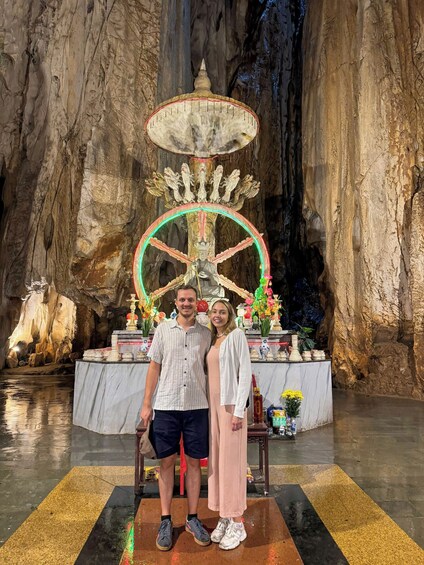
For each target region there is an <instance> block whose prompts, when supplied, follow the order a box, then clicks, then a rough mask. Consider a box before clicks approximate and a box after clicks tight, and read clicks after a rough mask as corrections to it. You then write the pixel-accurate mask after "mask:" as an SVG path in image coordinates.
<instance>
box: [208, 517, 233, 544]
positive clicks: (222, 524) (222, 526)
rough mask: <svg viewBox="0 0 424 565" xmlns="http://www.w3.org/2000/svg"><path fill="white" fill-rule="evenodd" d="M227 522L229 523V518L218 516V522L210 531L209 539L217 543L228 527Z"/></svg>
mask: <svg viewBox="0 0 424 565" xmlns="http://www.w3.org/2000/svg"><path fill="white" fill-rule="evenodd" d="M229 523H230V520H229V518H220V519H219V520H218V524H217V525H216V528H215V529H214V531H213V532H212V533H211V540H212V541H213V542H214V543H219V542H220V541H221V540H222V538H223V537H224V535H225V532H226V530H227V528H228V524H229Z"/></svg>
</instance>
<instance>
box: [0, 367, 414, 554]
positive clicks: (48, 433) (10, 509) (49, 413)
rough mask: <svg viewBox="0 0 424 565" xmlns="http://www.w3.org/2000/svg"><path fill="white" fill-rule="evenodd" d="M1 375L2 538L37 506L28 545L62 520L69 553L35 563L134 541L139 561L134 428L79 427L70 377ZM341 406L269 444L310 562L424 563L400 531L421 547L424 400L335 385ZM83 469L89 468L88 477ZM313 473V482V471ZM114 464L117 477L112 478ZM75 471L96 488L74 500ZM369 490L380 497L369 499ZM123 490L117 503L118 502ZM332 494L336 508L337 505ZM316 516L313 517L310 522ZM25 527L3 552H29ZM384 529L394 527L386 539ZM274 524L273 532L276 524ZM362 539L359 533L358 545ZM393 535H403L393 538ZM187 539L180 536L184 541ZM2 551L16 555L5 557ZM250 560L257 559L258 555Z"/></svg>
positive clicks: (280, 493)
mask: <svg viewBox="0 0 424 565" xmlns="http://www.w3.org/2000/svg"><path fill="white" fill-rule="evenodd" d="M0 385H1V392H0V487H1V494H2V496H1V499H0V540H1V542H2V543H4V542H5V541H6V540H7V538H9V536H10V535H11V534H12V533H13V532H14V531H15V530H17V528H18V527H19V526H20V525H21V524H22V522H23V521H24V520H25V519H26V518H27V517H28V516H31V517H30V519H29V520H28V521H27V522H25V524H24V526H23V528H28V527H30V526H31V523H33V521H34V520H35V521H36V523H37V531H38V532H39V534H38V537H37V539H38V542H37V545H35V544H34V543H33V544H32V546H31V548H32V549H31V551H32V550H38V551H41V552H42V551H43V547H44V549H46V548H47V547H49V542H48V540H49V539H51V534H52V531H54V528H57V529H58V531H61V530H63V532H62V537H57V536H56V537H55V538H53V539H54V540H55V542H56V547H57V551H58V552H59V554H60V555H61V560H60V561H59V560H58V561H56V559H55V558H54V555H53V554H50V557H49V558H46V559H47V560H44V557H43V558H41V557H40V558H38V557H37V558H36V559H39V560H38V561H37V560H35V561H34V560H33V561H32V563H33V564H38V563H49V564H50V563H56V562H58V563H59V562H60V563H62V564H64V563H68V562H69V563H71V562H74V561H75V559H77V560H76V561H75V562H77V563H106V564H108V565H109V564H111V565H112V563H115V562H117V563H119V561H122V563H124V562H125V559H127V562H128V563H130V561H128V558H129V557H128V556H129V553H128V551H129V550H128V548H130V549H131V548H132V550H131V551H132V554H131V555H132V557H131V559H133V561H132V562H133V563H136V562H140V563H141V562H142V561H140V559H144V557H145V555H144V553H140V551H141V549H140V548H141V547H142V546H140V545H138V548H137V544H140V543H141V538H140V536H139V535H138V534H139V533H140V531H143V529H142V527H143V524H142V519H141V518H140V516H142V515H146V514H145V513H144V514H143V513H142V514H137V515H136V516H135V522H134V506H133V499H132V492H131V483H132V469H131V467H128V466H131V465H132V464H133V454H134V439H133V437H131V436H101V435H98V434H95V433H92V432H88V431H87V430H83V429H81V428H75V427H73V426H72V423H71V412H72V387H73V380H72V377H66V376H61V377H54V376H50V377H47V376H37V377H28V376H26V377H25V378H22V377H19V378H18V377H15V376H14V377H4V378H2V380H1V381H0ZM334 413H335V422H334V425H332V426H325V427H323V428H320V429H318V430H313V431H310V432H305V433H303V434H299V435H298V437H297V439H296V441H294V442H293V441H279V440H275V441H272V442H271V444H270V463H271V465H273V466H274V467H273V468H272V473H271V482H272V485H273V489H272V495H273V497H274V500H275V502H276V503H277V506H278V507H279V510H280V513H281V514H280V515H279V516H280V518H281V516H282V517H283V518H284V521H285V524H287V526H288V528H289V530H290V535H291V539H293V540H294V543H295V545H296V547H297V550H298V551H299V554H300V555H301V556H302V559H303V562H305V563H317V564H318V563H321V564H322V563H330V564H332V563H335V564H338V563H340V564H341V563H346V562H349V563H364V564H365V563H367V564H368V563H392V562H393V563H395V562H396V563H414V565H415V563H424V554H423V553H420V550H419V548H418V547H417V545H415V544H413V543H412V541H411V540H409V538H407V537H406V536H404V534H403V533H402V531H401V529H400V528H402V529H403V530H404V531H405V532H406V533H407V534H408V535H409V536H410V537H411V538H412V539H413V540H415V541H416V542H417V544H418V545H420V546H424V434H423V431H424V405H423V404H422V403H420V402H416V401H411V400H403V399H391V398H371V397H366V396H359V395H354V394H352V393H347V392H341V391H334ZM255 458H256V449H255V446H250V447H249V462H250V463H252V464H253V463H255ZM299 466H300V467H299ZM84 467H85V468H86V471H84V469H83V468H84ZM73 468H74V469H73ZM102 468H103V471H102ZM113 468H115V471H113ZM71 469H73V470H72V471H71ZM69 471H71V474H70V475H68V472H69ZM78 473H80V475H78ZM81 473H82V474H83V475H84V473H86V474H85V475H84V477H85V478H84V480H83V479H82V478H81V477H82V476H83V475H81ZM99 473H100V475H101V478H100V479H99V478H98V475H99ZM119 473H121V475H119ZM293 473H294V475H293ZM308 473H309V474H310V478H311V477H312V478H313V480H308V479H307V475H308ZM311 473H312V474H311ZM116 474H118V478H117V479H116V477H115V478H113V477H114V476H115V475H116ZM305 474H306V475H305ZM65 476H66V478H65ZM72 477H73V480H74V481H75V477H79V479H80V485H82V484H85V483H86V481H87V477H88V479H89V482H90V481H91V486H90V487H89V489H88V491H89V496H88V495H87V493H85V496H83V497H82V498H78V497H80V496H81V493H78V489H70V491H69V489H68V491H69V492H68V491H67V488H66V485H68V487H69V484H70V483H69V479H70V478H72ZM111 477H112V479H113V480H112V479H111ZM302 477H303V478H302ZM305 477H306V478H305ZM64 478H65V479H64ZM318 478H319V480H318ZM62 479H64V481H63V482H61V481H62ZM351 479H353V480H351ZM99 481H100V482H99ZM59 483H60V485H59V486H58V488H57V489H56V490H55V491H53V493H52V494H51V495H50V496H48V495H49V493H50V491H52V489H53V488H54V487H55V486H56V485H58V484H59ZM355 483H356V484H355ZM74 484H78V481H77V482H76V483H75V482H74ZM105 485H106V486H105ZM356 485H358V486H359V487H360V488H358V487H357V486H356ZM155 488H156V486H152V490H151V492H150V494H149V492H148V493H147V496H146V497H145V498H144V499H143V501H142V503H141V505H140V509H143V504H145V505H146V506H145V508H144V510H145V511H146V508H147V506H148V504H151V505H153V507H154V505H155V504H157V500H156V499H155V496H156V495H155ZM58 489H59V492H60V493H61V497H59V500H60V504H59V508H60V507H61V506H62V511H59V512H57V513H56V511H55V510H53V511H52V510H49V511H48V512H45V507H46V505H47V508H49V506H48V505H49V504H51V503H52V500H53V501H54V499H55V497H56V498H57V496H56V495H57V491H58ZM116 489H117V490H116ZM361 489H363V491H364V492H365V493H366V494H367V495H368V496H369V497H370V498H371V499H372V500H373V501H375V502H376V503H377V504H374V505H373V503H372V501H371V500H370V499H369V498H368V496H365V495H364V493H363V492H362V490H361ZM113 493H115V494H113ZM258 494H260V493H255V492H252V497H253V498H252V500H255V499H256V500H259V499H258V498H257V497H258ZM112 495H113V496H112ZM203 495H205V492H203ZM63 496H65V498H63ZM46 497H47V498H46ZM66 497H67V498H66ZM116 497H117V498H116ZM149 497H153V498H149ZM115 498H116V500H119V503H115V502H116V501H115ZM44 499H45V500H44ZM88 499H89V500H90V502H88ZM43 500H44V502H42V501H43ZM149 500H151V502H148V501H149ZM93 501H94V502H93ZM114 501H115V502H114ZM332 501H333V502H332ZM334 501H336V502H337V504H336V507H337V508H336V510H335V509H334V506H332V504H334ZM91 504H94V509H95V510H94V517H93V516H91V518H90V519H87V520H85V519H84V516H85V514H84V513H85V511H86V510H87V512H88V507H87V505H91ZM178 504H180V503H178ZM258 504H259V503H258ZM265 504H271V502H267V503H265ZM370 505H371V506H370ZM153 507H152V509H151V511H152V512H153ZM257 508H259V506H257ZM267 508H268V507H267ZM75 509H78V512H77V514H75ZM140 509H139V510H140ZM65 510H66V512H68V513H70V514H69V515H74V516H75V515H76V516H79V518H78V520H75V518H74V519H72V520H70V519H69V516H68V515H67V514H66V512H65ZM268 511H269V510H268ZM383 511H384V512H383ZM49 512H53V513H52V514H49ZM343 513H344V514H343ZM387 515H388V516H390V517H391V518H392V519H393V520H394V521H395V522H396V523H397V524H398V525H399V526H400V528H397V527H396V526H395V525H394V524H393V522H392V521H391V520H390V519H389V518H388V516H387ZM61 516H62V517H61ZM149 519H151V517H150V518H149ZM90 520H91V521H90ZM93 520H94V521H93ZM131 520H132V522H131ZM311 520H312V522H311ZM111 521H112V523H113V524H114V527H112V529H111V528H110V527H109V526H110V523H111ZM274 521H275V520H274ZM132 523H134V525H131V524H132ZM308 523H309V524H310V527H306V526H305V524H306V525H307V524H308ZM40 524H41V525H40ZM102 524H103V525H102ZM105 524H108V525H109V526H108V527H109V530H108V534H107V536H106V539H107V543H106V542H105V543H104V544H103V546H102V544H100V545H99V543H98V539H99V538H98V535H97V533H98V532H101V531H103V532H104V531H105V527H104V525H105ZM311 524H312V525H311ZM70 525H73V526H75V527H76V529H77V530H78V532H77V533H76V534H75V535H71V533H70ZM23 528H20V529H19V530H18V531H17V533H16V535H15V536H13V537H12V538H11V539H10V541H9V542H8V543H6V544H5V545H4V546H3V548H2V549H1V550H0V562H7V563H15V562H16V563H19V564H21V563H24V562H25V561H22V559H19V560H15V561H14V560H13V551H12V549H13V547H15V556H16V558H18V555H17V553H16V552H17V549H16V548H17V547H20V548H22V543H19V545H18V546H14V544H15V543H16V542H17V541H19V539H20V538H19V536H20V535H22V532H24V533H25V530H24V529H23ZM43 528H44V529H45V531H44V530H43ZM137 528H139V529H138V530H137ZM140 528H141V530H140ZM393 528H394V529H393ZM131 531H132V534H131ZM252 532H253V533H252V536H250V537H251V539H253V540H254V539H255V537H254V532H255V529H253V530H252ZM385 532H389V537H388V538H385ZM268 533H269V535H271V534H272V531H271V530H270V531H269V532H268ZM93 536H94V537H93ZM96 536H97V537H96ZM131 536H132V537H131ZM111 537H112V538H113V543H112V544H111V543H110V541H111ZM24 539H27V538H25V537H24ZM355 539H356V540H359V541H358V542H357V543H356V546H357V547H356V549H355ZM393 539H394V540H397V541H396V544H395V545H394V546H393V543H392V542H393ZM324 540H326V541H325V543H323V541H324ZM399 540H400V541H399ZM142 541H144V537H143V540H142ZM183 542H184V540H183V538H182V540H181V542H180V543H182V544H183ZM334 542H335V543H334ZM43 543H44V546H43ZM270 543H271V542H270ZM90 544H91V545H90ZM358 544H359V545H358ZM373 544H374V545H373ZM402 544H406V545H404V546H403V545H402ZM411 544H412V545H411ZM125 545H127V553H125ZM333 546H334V547H333ZM181 547H185V546H184V544H183V545H182V546H181ZM380 547H384V548H385V551H386V553H385V556H384V558H383V557H381V556H380V555H379V548H380ZM389 547H394V549H393V551H394V552H395V553H392V554H390V551H389V552H388V548H389ZM401 547H404V552H403V553H402V555H404V556H407V555H408V554H407V553H405V551H409V550H411V551H412V552H414V551H418V552H419V553H416V554H415V553H413V555H414V557H413V559H414V560H413V561H411V560H410V558H408V561H402V559H400V560H399V555H398V554H396V552H397V551H399V548H401ZM72 548H73V553H72V552H71V554H72V556H73V557H71V558H70V559H71V561H66V559H64V558H63V557H64V555H66V552H67V551H68V550H70V549H72ZM319 548H320V549H319ZM323 548H327V549H326V551H328V552H329V553H328V557H323V554H322V551H323ZM349 548H350V549H349ZM407 548H408V549H407ZM411 548H412V549H411ZM11 551H12V553H10V552H11ZM137 551H138V552H139V553H137ZM246 551H247V550H246ZM320 551H321V553H320ZM340 551H341V553H340ZM349 551H352V552H353V553H352V554H350V553H349ZM361 552H365V553H361ZM387 552H388V553H387ZM25 554H26V555H28V552H26V553H25ZM6 555H7V556H8V559H7V561H3V557H4V556H6ZM39 555H41V554H39ZM96 555H97V557H96ZM107 555H108V556H109V557H106V556H107ZM137 555H138V557H137ZM143 555H144V557H142V556H143ZM252 555H253V554H252ZM367 555H368V561H367V560H366V559H367ZM88 556H90V557H88ZM370 556H372V559H371V557H370ZM421 556H423V557H422V560H421V561H420V559H421ZM245 557H247V553H246V555H245ZM10 559H11V560H10ZM72 559H73V561H72ZM137 559H139V561H137ZM209 559H210V557H209ZM381 559H385V560H381ZM396 559H397V561H396ZM249 560H250V557H249ZM145 562H147V561H146V560H145ZM179 562H180V563H184V562H189V561H179ZM193 562H195V561H193ZM246 562H249V561H246ZM252 562H254V563H255V564H257V565H259V562H258V561H257V558H255V560H254V561H252ZM267 562H272V561H267ZM279 562H281V561H279ZM293 562H295V561H293ZM211 563H212V561H211Z"/></svg>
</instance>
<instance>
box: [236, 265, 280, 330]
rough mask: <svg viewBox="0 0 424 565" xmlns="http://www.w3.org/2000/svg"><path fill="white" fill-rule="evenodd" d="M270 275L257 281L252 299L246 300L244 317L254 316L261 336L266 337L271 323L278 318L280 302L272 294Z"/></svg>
mask: <svg viewBox="0 0 424 565" xmlns="http://www.w3.org/2000/svg"><path fill="white" fill-rule="evenodd" d="M271 279H272V277H271V275H265V276H264V277H262V278H261V279H260V281H259V286H258V288H257V289H256V290H255V294H254V297H253V298H246V305H247V306H246V312H245V314H244V317H245V318H247V319H251V318H252V316H256V317H257V318H258V320H259V326H260V329H261V336H262V337H267V336H268V335H269V332H270V330H271V321H272V320H273V319H278V318H279V312H280V300H279V298H278V296H277V295H273V294H272V288H271V286H272V282H271Z"/></svg>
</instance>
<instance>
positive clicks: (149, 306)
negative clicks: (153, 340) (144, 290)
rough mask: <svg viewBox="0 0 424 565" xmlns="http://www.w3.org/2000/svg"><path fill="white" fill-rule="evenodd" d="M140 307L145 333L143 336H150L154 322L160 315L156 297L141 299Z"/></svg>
mask: <svg viewBox="0 0 424 565" xmlns="http://www.w3.org/2000/svg"><path fill="white" fill-rule="evenodd" d="M138 307H139V308H140V312H141V321H140V329H141V331H142V333H143V337H149V332H150V330H151V329H152V326H153V322H154V320H155V318H156V317H157V316H158V310H157V308H155V299H154V298H152V297H151V296H149V298H148V299H147V300H145V299H143V300H140V301H139V303H138Z"/></svg>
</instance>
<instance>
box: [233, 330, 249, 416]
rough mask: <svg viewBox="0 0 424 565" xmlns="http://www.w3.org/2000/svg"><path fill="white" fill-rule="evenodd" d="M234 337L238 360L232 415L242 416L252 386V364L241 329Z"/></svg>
mask: <svg viewBox="0 0 424 565" xmlns="http://www.w3.org/2000/svg"><path fill="white" fill-rule="evenodd" d="M234 331H236V330H234ZM234 337H235V338H236V339H235V340H234V347H235V348H236V351H237V354H238V356H239V362H240V366H239V374H238V386H237V400H236V405H235V408H234V416H236V417H238V418H243V417H244V411H245V408H246V402H247V399H248V397H249V394H250V387H251V386H252V365H251V363H250V353H249V346H248V344H247V339H246V336H245V335H244V333H243V331H242V330H239V331H237V335H235V336H234Z"/></svg>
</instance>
